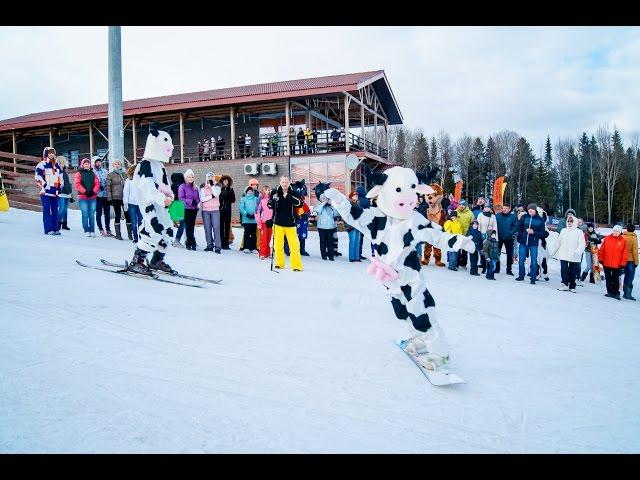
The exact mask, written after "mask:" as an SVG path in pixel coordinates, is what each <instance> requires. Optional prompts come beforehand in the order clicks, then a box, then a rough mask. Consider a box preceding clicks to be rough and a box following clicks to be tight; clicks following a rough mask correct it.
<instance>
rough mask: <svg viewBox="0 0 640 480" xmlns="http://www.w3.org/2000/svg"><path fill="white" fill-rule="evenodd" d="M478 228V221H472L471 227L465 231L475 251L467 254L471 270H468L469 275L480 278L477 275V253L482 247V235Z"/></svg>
mask: <svg viewBox="0 0 640 480" xmlns="http://www.w3.org/2000/svg"><path fill="white" fill-rule="evenodd" d="M478 227H479V224H478V221H477V220H474V221H473V222H471V226H470V227H469V230H468V231H467V236H468V237H471V239H472V240H473V244H474V245H475V247H476V251H475V252H473V253H470V254H469V255H470V257H471V269H470V270H469V274H470V275H473V276H474V277H479V276H480V274H479V273H478V252H479V251H480V250H482V246H483V245H482V234H481V233H480V229H479V228H478Z"/></svg>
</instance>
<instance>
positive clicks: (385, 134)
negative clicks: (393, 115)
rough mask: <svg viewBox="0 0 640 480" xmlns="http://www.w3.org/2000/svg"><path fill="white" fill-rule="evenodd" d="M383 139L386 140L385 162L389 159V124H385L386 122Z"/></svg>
mask: <svg viewBox="0 0 640 480" xmlns="http://www.w3.org/2000/svg"><path fill="white" fill-rule="evenodd" d="M384 138H385V139H386V142H387V160H388V159H389V122H387V121H386V120H385V121H384ZM394 162H395V160H394ZM396 163H397V162H396Z"/></svg>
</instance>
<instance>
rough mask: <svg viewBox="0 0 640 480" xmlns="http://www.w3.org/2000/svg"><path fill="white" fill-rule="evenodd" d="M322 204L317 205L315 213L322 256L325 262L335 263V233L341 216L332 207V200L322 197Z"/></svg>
mask: <svg viewBox="0 0 640 480" xmlns="http://www.w3.org/2000/svg"><path fill="white" fill-rule="evenodd" d="M319 200H320V203H319V204H318V205H316V206H315V207H314V209H313V211H314V212H315V213H316V215H317V216H316V222H317V223H316V225H317V226H318V235H319V236H320V255H321V256H322V259H323V260H327V258H328V259H329V260H331V261H332V262H333V257H334V251H333V231H334V229H335V228H336V217H339V216H340V214H339V213H338V211H337V210H336V209H335V208H333V207H332V206H331V200H329V199H328V198H327V197H325V196H324V193H323V194H322V195H320V198H319Z"/></svg>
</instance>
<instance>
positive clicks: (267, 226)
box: [256, 185, 273, 260]
mask: <svg viewBox="0 0 640 480" xmlns="http://www.w3.org/2000/svg"><path fill="white" fill-rule="evenodd" d="M270 195H271V191H270V189H269V185H263V186H262V193H261V194H260V196H259V197H258V209H257V210H256V221H257V223H258V229H259V230H260V249H259V255H260V259H261V260H262V259H265V258H269V257H270V256H271V250H270V248H269V243H270V242H271V231H272V230H271V229H272V227H273V223H272V218H273V210H272V209H270V208H269V207H268V206H267V203H268V202H269V197H270Z"/></svg>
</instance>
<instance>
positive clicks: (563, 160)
mask: <svg viewBox="0 0 640 480" xmlns="http://www.w3.org/2000/svg"><path fill="white" fill-rule="evenodd" d="M572 149H575V142H574V141H573V140H572V139H570V138H565V139H558V141H557V142H556V144H555V147H554V150H553V151H554V153H555V155H554V157H555V163H556V168H557V171H558V175H559V176H560V184H561V186H562V191H563V192H565V191H568V200H569V205H568V206H566V205H562V208H563V210H566V209H567V208H572V205H571V189H572V183H573V180H572V178H571V171H572V168H573V165H572V164H571V159H572V155H571V153H572ZM562 198H563V199H564V194H563V196H562Z"/></svg>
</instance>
